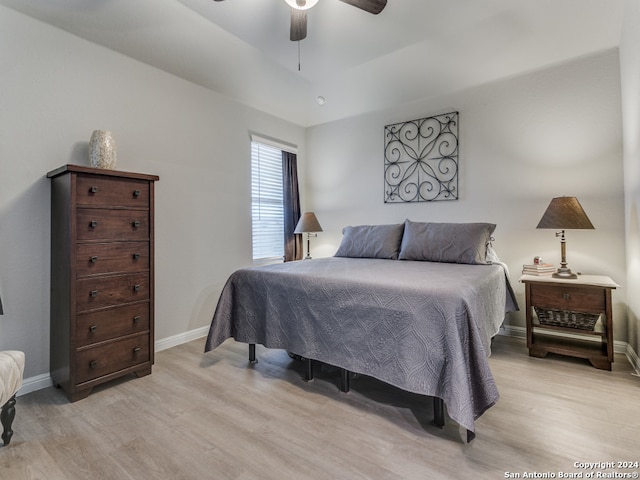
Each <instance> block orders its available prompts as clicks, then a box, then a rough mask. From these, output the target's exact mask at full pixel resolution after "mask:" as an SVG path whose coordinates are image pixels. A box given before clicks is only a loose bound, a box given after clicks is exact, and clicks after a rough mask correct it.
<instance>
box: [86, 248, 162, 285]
mask: <svg viewBox="0 0 640 480" xmlns="http://www.w3.org/2000/svg"><path fill="white" fill-rule="evenodd" d="M149 264H150V259H149V242H113V243H81V244H78V245H77V247H76V273H77V276H78V277H84V276H88V275H98V274H105V273H119V272H139V271H143V270H149Z"/></svg>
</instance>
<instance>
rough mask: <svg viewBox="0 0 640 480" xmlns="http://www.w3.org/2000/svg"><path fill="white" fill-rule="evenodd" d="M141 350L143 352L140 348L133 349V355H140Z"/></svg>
mask: <svg viewBox="0 0 640 480" xmlns="http://www.w3.org/2000/svg"><path fill="white" fill-rule="evenodd" d="M140 350H142V349H141V348H140V347H136V348H134V349H133V353H138V352H139V351H140Z"/></svg>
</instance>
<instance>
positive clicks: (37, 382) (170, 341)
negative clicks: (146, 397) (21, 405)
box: [16, 326, 209, 397]
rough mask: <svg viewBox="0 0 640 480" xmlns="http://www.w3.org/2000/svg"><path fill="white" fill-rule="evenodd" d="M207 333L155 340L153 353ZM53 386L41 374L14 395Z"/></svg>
mask: <svg viewBox="0 0 640 480" xmlns="http://www.w3.org/2000/svg"><path fill="white" fill-rule="evenodd" d="M208 332H209V327H208V326H206V327H200V328H196V329H195V330H190V331H188V332H184V333H180V334H178V335H173V336H171V337H167V338H163V339H161V340H157V341H156V342H155V351H156V352H160V351H162V350H166V349H167V348H171V347H176V346H178V345H182V344H183V343H187V342H190V341H192V340H197V339H198V338H202V337H205V336H206V335H207V333H208ZM52 385H53V381H52V380H51V375H49V374H48V373H43V374H41V375H36V376H35V377H29V378H25V379H23V380H22V387H21V388H20V390H18V393H17V394H16V396H17V397H20V396H22V395H26V394H27V393H31V392H35V391H36V390H41V389H43V388H47V387H50V386H52Z"/></svg>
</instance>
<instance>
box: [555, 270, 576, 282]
mask: <svg viewBox="0 0 640 480" xmlns="http://www.w3.org/2000/svg"><path fill="white" fill-rule="evenodd" d="M552 276H553V278H564V279H566V280H575V279H576V278H578V275H577V274H575V273H573V272H572V271H571V269H570V268H566V267H565V268H563V267H560V268H558V271H557V272H556V273H554V274H553V275H552Z"/></svg>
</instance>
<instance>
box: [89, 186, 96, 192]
mask: <svg viewBox="0 0 640 480" xmlns="http://www.w3.org/2000/svg"><path fill="white" fill-rule="evenodd" d="M89 191H90V192H91V193H98V186H97V185H92V186H91V188H90V189H89Z"/></svg>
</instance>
